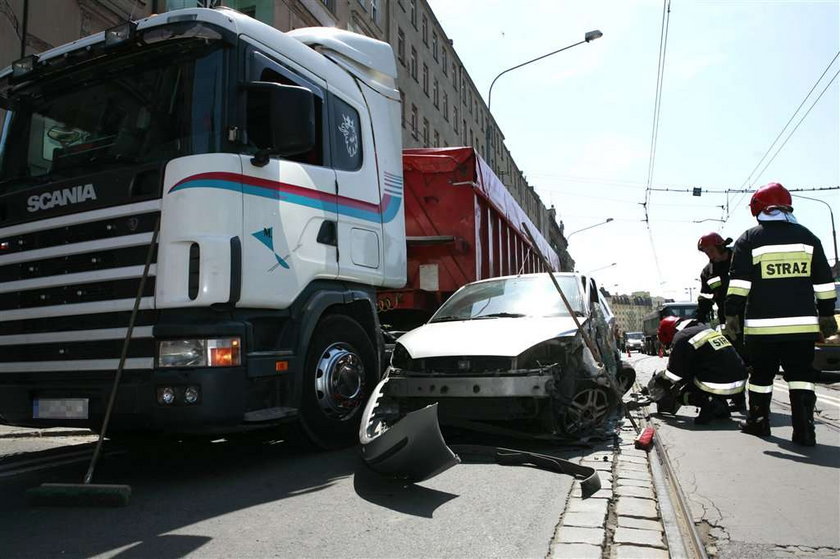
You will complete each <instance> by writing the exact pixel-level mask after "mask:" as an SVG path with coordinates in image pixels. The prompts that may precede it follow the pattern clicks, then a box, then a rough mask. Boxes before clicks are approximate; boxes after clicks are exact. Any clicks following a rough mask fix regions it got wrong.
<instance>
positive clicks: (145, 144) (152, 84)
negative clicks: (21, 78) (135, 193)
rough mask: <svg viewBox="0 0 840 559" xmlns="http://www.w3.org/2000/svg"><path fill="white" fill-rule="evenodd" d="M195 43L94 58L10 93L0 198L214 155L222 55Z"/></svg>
mask: <svg viewBox="0 0 840 559" xmlns="http://www.w3.org/2000/svg"><path fill="white" fill-rule="evenodd" d="M221 45H222V43H221V42H210V41H205V40H199V39H192V40H182V41H179V42H177V43H171V44H160V45H156V46H155V47H146V50H145V51H144V50H142V49H138V50H137V51H135V52H133V53H130V54H126V55H122V56H119V57H113V58H106V57H103V58H100V59H98V60H96V61H93V62H92V63H89V64H81V65H79V69H78V70H73V69H70V70H68V71H66V72H63V73H60V74H58V75H56V76H53V77H45V78H42V79H40V80H38V79H36V80H35V81H33V82H32V84H29V85H27V86H25V87H24V88H22V89H21V90H19V91H15V92H14V93H13V94H11V95H9V104H10V105H11V106H12V109H13V110H12V111H11V112H10V113H9V114H8V115H7V119H8V122H7V123H6V125H5V126H4V130H5V135H4V137H3V139H2V142H0V147H2V151H0V194H5V193H8V192H11V191H14V190H19V189H21V188H24V187H26V186H28V185H29V184H32V183H41V182H47V181H51V180H53V179H64V178H68V177H73V176H79V175H84V174H89V173H92V172H96V171H99V170H101V169H103V168H105V167H110V166H115V165H126V164H135V163H145V162H151V161H165V160H169V159H171V158H173V157H178V156H182V155H191V154H197V153H207V152H215V151H218V150H219V144H220V139H221V134H220V127H221V126H222V115H221V110H222V106H223V103H222V101H223V99H222V92H223V87H222V84H223V78H224V73H223V69H224V64H223V60H224V56H223V54H224V51H223V49H222V46H221Z"/></svg>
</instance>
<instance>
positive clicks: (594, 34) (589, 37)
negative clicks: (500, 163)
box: [484, 29, 604, 168]
mask: <svg viewBox="0 0 840 559" xmlns="http://www.w3.org/2000/svg"><path fill="white" fill-rule="evenodd" d="M603 35H604V34H603V33H601V32H600V31H599V30H597V29H595V30H593V31H588V32H587V33H586V34H585V35H584V36H583V40H582V41H579V42H577V43H574V44H572V45H569V46H567V47H563V48H562V49H557V50H555V51H551V52H549V53H548V54H544V55H542V56H538V57H536V58H532V59H531V60H526V61H525V62H522V63H521V64H517V65H516V66H513V67H511V68H508V69H507V70H502V71H501V72H499V73H498V74H497V75H496V77H495V78H493V81H492V82H490V90H489V91H488V92H487V112H488V113H490V103H491V101H492V99H493V86H494V85H496V80H498V79H499V78H501V77H502V76H503V75H505V74H507V73H508V72H510V71H512V70H516V69H517V68H522V67H523V66H525V65H527V64H531V63H532V62H537V61H538V60H542V59H543V58H547V57H549V56H552V55H554V54H557V53H558V52H563V51H564V50H568V49H570V48H572V47H576V46H578V45H582V44H583V43H589V42H591V41H594V40H595V39H599V38H601V37H602V36H603ZM491 114H492V113H491ZM491 128H492V126H490V123H489V122H488V123H487V129H486V133H485V138H484V149H485V155H487V161H488V163H490V167H491V168H492V167H494V165H493V163H494V161H493V153H494V150H493V149H492V148H491V147H490V144H491V141H490V140H491V138H492V132H491Z"/></svg>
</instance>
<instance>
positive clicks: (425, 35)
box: [420, 14, 429, 46]
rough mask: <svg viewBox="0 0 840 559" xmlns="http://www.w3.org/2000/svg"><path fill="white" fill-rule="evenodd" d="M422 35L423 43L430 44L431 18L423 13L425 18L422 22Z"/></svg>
mask: <svg viewBox="0 0 840 559" xmlns="http://www.w3.org/2000/svg"><path fill="white" fill-rule="evenodd" d="M420 35H421V36H422V37H423V44H424V45H426V46H429V18H427V17H426V14H423V19H422V20H421V22H420Z"/></svg>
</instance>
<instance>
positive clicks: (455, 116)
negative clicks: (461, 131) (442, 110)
mask: <svg viewBox="0 0 840 559" xmlns="http://www.w3.org/2000/svg"><path fill="white" fill-rule="evenodd" d="M458 122H459V119H458V105H452V124H454V125H455V133H456V134H457V133H458Z"/></svg>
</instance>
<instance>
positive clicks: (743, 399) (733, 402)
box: [729, 392, 747, 413]
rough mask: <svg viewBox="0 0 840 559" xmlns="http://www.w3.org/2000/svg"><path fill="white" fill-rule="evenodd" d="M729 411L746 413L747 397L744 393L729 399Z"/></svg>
mask: <svg viewBox="0 0 840 559" xmlns="http://www.w3.org/2000/svg"><path fill="white" fill-rule="evenodd" d="M729 409H730V410H732V411H737V412H741V413H744V412H745V411H747V395H746V393H744V392H738V393H737V394H733V395H732V396H730V397H729Z"/></svg>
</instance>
